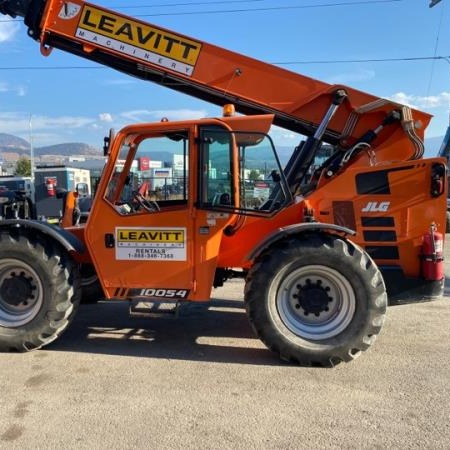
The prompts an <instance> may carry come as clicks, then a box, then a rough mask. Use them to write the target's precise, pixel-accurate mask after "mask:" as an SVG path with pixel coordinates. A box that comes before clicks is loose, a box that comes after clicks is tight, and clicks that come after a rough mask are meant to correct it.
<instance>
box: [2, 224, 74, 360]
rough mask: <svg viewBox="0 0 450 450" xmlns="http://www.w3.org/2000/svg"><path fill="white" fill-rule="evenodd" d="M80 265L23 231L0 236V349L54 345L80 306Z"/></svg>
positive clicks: (24, 348)
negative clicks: (51, 343) (53, 342)
mask: <svg viewBox="0 0 450 450" xmlns="http://www.w3.org/2000/svg"><path fill="white" fill-rule="evenodd" d="M80 293H81V289H80V278H79V274H78V266H77V265H76V264H75V263H74V262H73V261H72V260H71V259H70V258H68V256H67V254H66V253H65V252H64V251H63V250H62V249H60V248H59V247H56V246H53V245H52V243H51V242H50V241H47V240H45V239H44V238H42V237H36V236H34V237H33V238H31V236H27V235H25V234H24V233H23V231H22V230H11V231H10V232H7V231H2V232H0V351H19V352H25V351H30V350H34V349H38V348H41V347H42V346H44V345H47V344H49V343H50V342H52V341H54V340H55V339H56V338H57V337H58V336H60V335H61V334H62V332H63V331H64V330H65V329H66V328H67V327H68V325H69V324H70V322H71V321H72V319H73V317H74V315H75V312H76V310H77V308H78V305H79V302H80Z"/></svg>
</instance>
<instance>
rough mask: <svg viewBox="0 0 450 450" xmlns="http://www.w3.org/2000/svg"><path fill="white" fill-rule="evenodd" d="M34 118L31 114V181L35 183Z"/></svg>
mask: <svg viewBox="0 0 450 450" xmlns="http://www.w3.org/2000/svg"><path fill="white" fill-rule="evenodd" d="M32 118H33V116H32V115H31V114H30V169H31V181H32V182H34V167H33V166H34V149H33V125H32Z"/></svg>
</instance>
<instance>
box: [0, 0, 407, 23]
mask: <svg viewBox="0 0 450 450" xmlns="http://www.w3.org/2000/svg"><path fill="white" fill-rule="evenodd" d="M403 1H405V0H359V1H356V2H332V3H316V4H311V5H297V6H274V7H265V8H246V9H224V10H215V11H182V12H167V13H151V14H136V15H135V16H133V17H135V18H138V17H161V16H189V15H194V14H195V15H200V14H224V13H245V12H255V11H282V10H292V9H312V8H331V7H339V6H353V5H372V4H379V3H383V4H385V3H399V2H403ZM227 3H231V2H227ZM165 6H167V5H165ZM123 8H127V7H126V6H125V7H123ZM21 21H22V19H6V20H0V22H21Z"/></svg>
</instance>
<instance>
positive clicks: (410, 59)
mask: <svg viewBox="0 0 450 450" xmlns="http://www.w3.org/2000/svg"><path fill="white" fill-rule="evenodd" d="M430 60H443V61H446V62H447V63H449V64H450V55H448V56H413V57H407V58H372V59H336V60H306V61H276V62H271V63H269V64H273V65H276V66H291V65H296V64H299V65H300V64H353V63H366V62H374V63H383V62H414V61H430ZM99 69H102V70H104V69H107V67H106V66H50V67H49V66H5V67H1V66H0V71H2V70H3V71H7V70H99Z"/></svg>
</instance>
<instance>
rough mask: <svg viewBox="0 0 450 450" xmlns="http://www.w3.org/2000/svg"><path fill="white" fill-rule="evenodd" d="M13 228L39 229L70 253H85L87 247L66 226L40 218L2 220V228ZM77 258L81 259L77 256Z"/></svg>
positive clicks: (0, 224)
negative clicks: (40, 219) (42, 220)
mask: <svg viewBox="0 0 450 450" xmlns="http://www.w3.org/2000/svg"><path fill="white" fill-rule="evenodd" d="M11 228H25V229H27V230H35V231H38V232H40V233H42V234H44V235H46V236H48V237H50V238H52V239H54V240H55V241H56V242H58V243H59V244H60V245H61V246H62V247H64V249H65V250H67V251H68V252H69V253H72V254H73V253H75V254H78V255H84V253H85V251H86V249H85V246H84V244H83V242H81V241H80V240H79V239H77V238H76V237H75V236H74V235H73V234H72V233H70V232H69V231H67V230H65V229H64V228H61V227H58V226H57V225H52V224H50V223H47V222H41V221H39V220H28V219H7V220H2V221H0V230H2V229H11ZM75 259H77V260H78V259H79V258H78V257H75Z"/></svg>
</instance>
